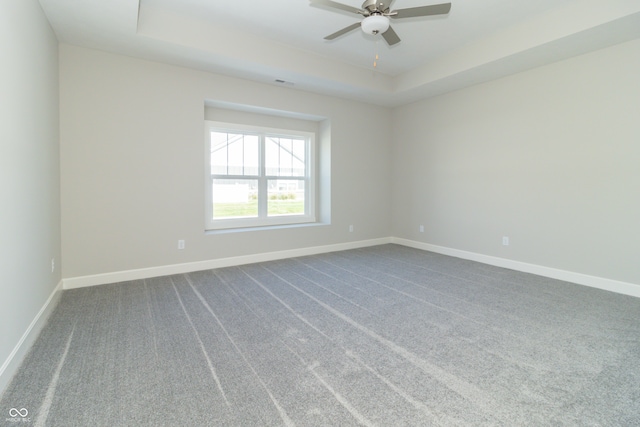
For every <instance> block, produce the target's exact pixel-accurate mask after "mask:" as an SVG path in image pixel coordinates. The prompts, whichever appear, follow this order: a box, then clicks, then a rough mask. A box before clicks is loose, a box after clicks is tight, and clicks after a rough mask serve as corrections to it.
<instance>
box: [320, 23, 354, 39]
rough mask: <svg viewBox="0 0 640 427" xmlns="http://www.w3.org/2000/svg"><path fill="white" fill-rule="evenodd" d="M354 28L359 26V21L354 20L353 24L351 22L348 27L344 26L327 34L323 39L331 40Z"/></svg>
mask: <svg viewBox="0 0 640 427" xmlns="http://www.w3.org/2000/svg"><path fill="white" fill-rule="evenodd" d="M356 28H360V23H359V22H356V23H355V24H351V25H349V26H348V27H345V28H343V29H341V30H340V31H336V32H335V33H333V34H329V35H328V36H327V37H325V38H324V39H325V40H333V39H335V38H337V37H340V36H341V35H343V34H347V33H348V32H349V31H353V30H355V29H356Z"/></svg>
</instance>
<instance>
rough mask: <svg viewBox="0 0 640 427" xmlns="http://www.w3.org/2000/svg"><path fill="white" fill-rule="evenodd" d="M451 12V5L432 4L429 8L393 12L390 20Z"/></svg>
mask: <svg viewBox="0 0 640 427" xmlns="http://www.w3.org/2000/svg"><path fill="white" fill-rule="evenodd" d="M450 10H451V3H442V4H434V5H431V6H420V7H410V8H408V9H398V10H394V11H393V12H392V13H395V14H393V15H390V16H389V17H390V18H396V19H397V18H414V17H416V16H432V15H446V14H447V13H449V11H450Z"/></svg>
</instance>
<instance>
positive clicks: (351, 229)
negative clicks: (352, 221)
mask: <svg viewBox="0 0 640 427" xmlns="http://www.w3.org/2000/svg"><path fill="white" fill-rule="evenodd" d="M349 233H353V225H350V226H349Z"/></svg>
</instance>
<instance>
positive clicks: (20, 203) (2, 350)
mask: <svg viewBox="0 0 640 427" xmlns="http://www.w3.org/2000/svg"><path fill="white" fill-rule="evenodd" d="M0 64H2V65H0V94H1V95H0V204H1V209H0V391H1V390H2V389H3V387H4V385H6V383H7V381H8V380H9V379H10V376H11V375H12V370H13V369H14V368H15V367H16V366H17V363H19V359H20V357H19V356H20V355H18V356H16V357H15V358H12V356H13V355H16V354H17V353H14V349H16V346H17V345H18V343H19V342H20V341H21V339H22V337H23V334H24V333H25V331H27V329H28V328H29V326H30V324H31V322H32V321H33V320H34V319H35V318H36V316H37V314H38V313H39V311H40V310H41V309H42V308H43V306H44V305H45V303H46V301H47V300H48V298H49V297H50V296H51V295H52V292H53V290H54V288H55V287H56V285H57V284H58V283H59V282H60V268H59V267H60V260H61V257H60V192H59V189H60V184H59V182H60V179H59V178H60V176H59V157H58V149H59V146H58V135H59V132H58V129H59V128H58V42H57V40H56V38H55V35H54V34H53V32H52V30H51V28H50V27H49V24H48V22H47V21H46V19H45V17H44V14H43V13H42V10H41V9H40V5H39V4H38V2H37V1H36V0H20V1H2V2H0ZM52 258H55V260H56V262H57V269H56V271H55V272H54V273H52V272H51V259H52ZM26 348H28V345H26V346H25V347H24V348H23V350H24V349H26ZM12 360H13V361H12ZM3 415H4V414H3Z"/></svg>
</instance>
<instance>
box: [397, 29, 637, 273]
mask: <svg viewBox="0 0 640 427" xmlns="http://www.w3.org/2000/svg"><path fill="white" fill-rule="evenodd" d="M638 76H640V40H635V41H632V42H628V43H624V44H621V45H617V46H614V47H611V48H607V49H604V50H600V51H596V52H593V53H590V54H586V55H583V56H579V57H576V58H573V59H569V60H565V61H562V62H559V63H556V64H552V65H549V66H545V67H541V68H537V69H534V70H531V71H527V72H523V73H520V74H516V75H513V76H510V77H506V78H502V79H500V80H496V81H493V82H489V83H486V84H482V85H478V86H474V87H471V88H468V89H464V90H461V91H458V92H454V93H450V94H447V95H443V96H440V97H437V98H432V99H428V100H424V101H421V102H418V103H415V104H412V105H407V106H404V107H400V108H397V109H395V110H394V114H393V119H394V120H393V127H394V145H393V154H394V160H393V168H392V176H393V187H392V194H393V206H394V208H393V212H392V218H393V235H394V236H397V237H401V238H404V239H410V240H414V241H418V242H425V243H429V244H432V245H438V246H442V247H446V248H454V249H457V250H462V251H469V252H473V253H479V254H484V255H489V256H494V257H501V258H506V259H511V260H516V261H520V262H525V263H531V264H535V265H541V266H545V267H551V268H556V269H561V270H565V271H570V272H577V273H581V274H586V275H590V276H596V277H603V278H608V279H613V280H618V281H622V282H628V283H635V284H640V261H639V256H640V120H639V119H640V83H639V82H640V80H639V78H638ZM420 224H424V226H425V232H424V233H420V232H419V231H418V230H419V225H420ZM502 236H509V237H510V243H511V244H510V246H503V245H502Z"/></svg>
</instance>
